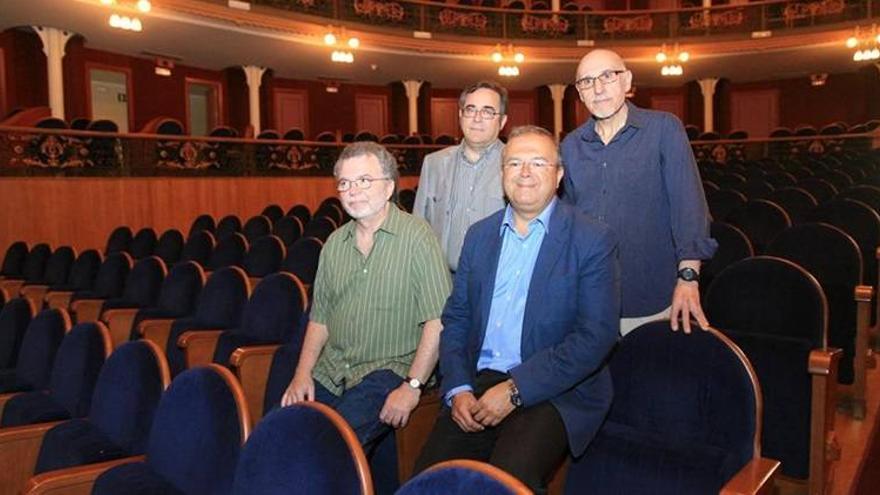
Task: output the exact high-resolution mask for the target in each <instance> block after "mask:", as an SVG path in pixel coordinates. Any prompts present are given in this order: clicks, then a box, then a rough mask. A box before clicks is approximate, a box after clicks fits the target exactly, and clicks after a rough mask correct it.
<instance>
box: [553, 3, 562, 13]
mask: <svg viewBox="0 0 880 495" xmlns="http://www.w3.org/2000/svg"><path fill="white" fill-rule="evenodd" d="M560 4H562V0H550V10H552V11H553V12H559V11H560V10H562V8H561V7H560Z"/></svg>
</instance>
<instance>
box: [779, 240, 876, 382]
mask: <svg viewBox="0 0 880 495" xmlns="http://www.w3.org/2000/svg"><path fill="white" fill-rule="evenodd" d="M767 254H768V255H770V256H778V257H780V258H784V259H787V260H789V261H792V262H794V263H797V264H798V265H799V266H801V267H803V268H804V269H806V270H807V271H808V272H810V274H811V275H813V276H814V277H816V279H817V280H818V281H819V284H820V285H821V286H822V290H823V291H824V292H825V298H826V299H827V301H828V343H829V345H831V346H832V347H837V348H840V349H843V357H842V358H841V360H840V370H839V375H838V379H839V380H840V383H847V384H850V383H852V382H853V358H854V356H855V338H856V300H855V298H854V297H853V294H854V290H855V287H856V286H857V285H859V284H860V283H861V280H862V256H861V253H860V252H859V246H858V245H857V244H856V242H855V241H854V240H853V239H852V237H850V236H849V235H847V234H846V232H844V231H843V230H841V229H839V228H837V227H834V226H833V225H828V224H822V223H805V224H801V225H795V226H794V227H791V228H788V229H785V230H784V231H782V232H780V233H779V235H777V236H776V238H774V239H773V241H772V242H771V243H770V245H769V247H768V248H767Z"/></svg>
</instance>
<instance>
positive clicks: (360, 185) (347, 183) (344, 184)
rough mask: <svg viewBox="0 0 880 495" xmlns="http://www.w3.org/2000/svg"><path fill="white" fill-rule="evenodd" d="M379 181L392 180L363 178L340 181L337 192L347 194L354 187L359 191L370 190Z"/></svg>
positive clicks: (337, 184) (389, 178) (388, 178)
mask: <svg viewBox="0 0 880 495" xmlns="http://www.w3.org/2000/svg"><path fill="white" fill-rule="evenodd" d="M377 180H391V177H379V178H376V179H374V178H372V177H361V178H359V179H354V180H348V179H340V180H339V182H337V183H336V190H337V191H339V192H345V191H348V190H349V189H351V186H354V187H355V188H357V189H369V188H370V186H372V185H373V182H375V181H377Z"/></svg>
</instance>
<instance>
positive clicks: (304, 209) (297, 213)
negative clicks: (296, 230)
mask: <svg viewBox="0 0 880 495" xmlns="http://www.w3.org/2000/svg"><path fill="white" fill-rule="evenodd" d="M286 215H287V216H288V217H296V218H298V219H299V221H300V223H301V224H302V225H303V226H305V225H306V224H307V223H309V222H310V221H311V220H312V212H311V211H309V207H308V206H306V205H302V204H299V205H293V206H291V207H290V209H289V210H287V214H286Z"/></svg>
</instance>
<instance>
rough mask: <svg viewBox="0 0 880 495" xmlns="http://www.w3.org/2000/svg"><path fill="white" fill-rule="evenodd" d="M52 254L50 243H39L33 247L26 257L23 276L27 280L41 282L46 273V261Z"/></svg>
mask: <svg viewBox="0 0 880 495" xmlns="http://www.w3.org/2000/svg"><path fill="white" fill-rule="evenodd" d="M51 256H52V250H51V249H49V245H48V244H42V243H41V244H37V245H36V246H34V247H32V248H31V250H30V251H29V252H28V254H27V256H26V257H25V259H24V266H23V267H22V274H21V275H22V278H23V279H24V280H25V281H26V282H40V281H41V280H43V277H44V276H45V274H46V263H47V262H48V261H49V257H51Z"/></svg>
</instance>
